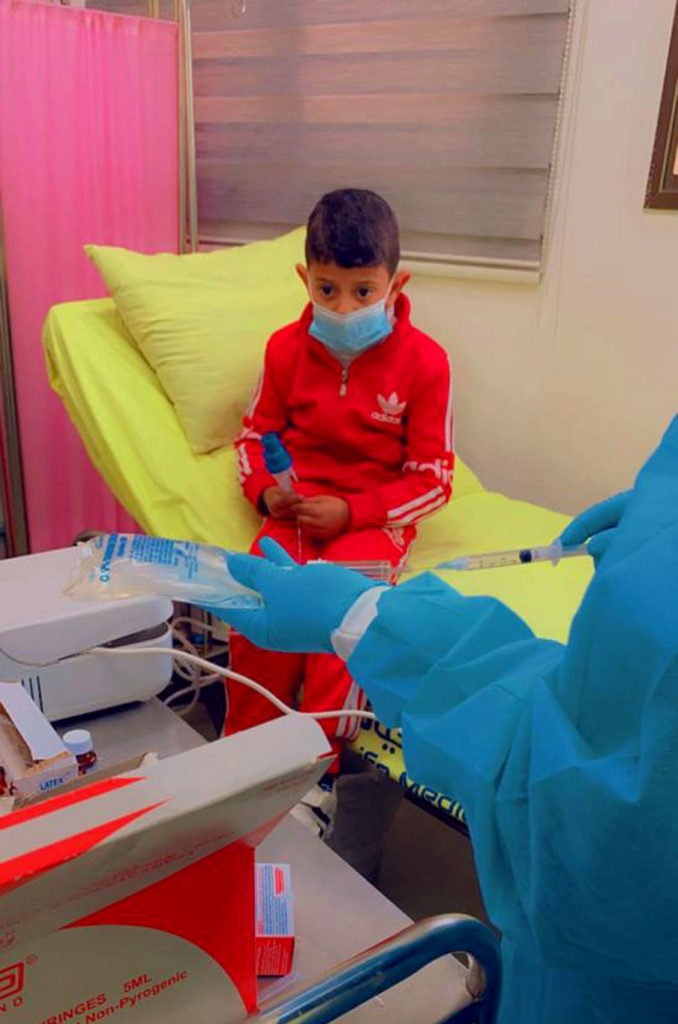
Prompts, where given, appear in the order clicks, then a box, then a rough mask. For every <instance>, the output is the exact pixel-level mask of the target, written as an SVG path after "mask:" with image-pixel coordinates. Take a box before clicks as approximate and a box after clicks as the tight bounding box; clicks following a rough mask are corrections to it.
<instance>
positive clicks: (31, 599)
mask: <svg viewBox="0 0 678 1024" xmlns="http://www.w3.org/2000/svg"><path fill="white" fill-rule="evenodd" d="M76 558H77V549H76V548H63V549H61V550H58V551H47V552H45V553H43V554H39V555H27V556H25V557H24V558H10V559H6V560H3V561H0V680H5V681H11V680H15V679H18V680H20V681H21V683H22V684H23V686H24V687H25V688H26V689H27V690H28V692H29V693H30V695H31V697H32V698H33V700H34V701H35V702H36V704H37V705H38V706H39V707H40V709H41V710H42V712H43V713H44V715H45V717H46V718H48V719H49V720H50V721H52V722H53V721H57V720H59V719H61V718H71V717H73V716H75V715H85V714H89V713H91V712H93V711H100V710H102V709H105V708H111V707H116V706H118V705H120V704H129V703H132V702H135V701H146V700H150V699H151V697H154V696H155V695H156V694H157V693H159V692H160V691H161V690H163V689H164V687H165V686H166V685H167V683H168V682H169V680H170V677H171V675H172V633H171V629H170V626H169V625H168V621H167V620H168V619H169V618H170V616H171V615H172V602H171V601H169V600H168V599H167V598H162V597H136V598H130V599H128V600H124V601H107V602H103V601H102V602H94V601H92V602H85V601H75V600H73V598H70V597H64V596H63V594H62V590H63V588H64V586H65V585H66V583H67V581H68V578H69V576H70V574H71V571H72V570H73V568H74V566H75V561H76ZM100 646H109V647H138V648H142V647H165V648H166V649H167V654H166V655H161V654H159V655H157V656H155V657H152V656H150V655H143V656H140V657H139V658H134V657H132V656H126V657H124V658H123V657H119V658H113V657H110V656H107V655H96V654H83V653H81V652H82V651H87V650H88V649H89V648H90V647H100Z"/></svg>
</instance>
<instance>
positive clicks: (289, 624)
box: [207, 537, 375, 654]
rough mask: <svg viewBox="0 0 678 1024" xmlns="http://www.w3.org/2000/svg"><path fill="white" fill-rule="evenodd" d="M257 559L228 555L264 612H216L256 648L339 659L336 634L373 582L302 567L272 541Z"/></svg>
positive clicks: (328, 567)
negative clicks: (257, 596)
mask: <svg viewBox="0 0 678 1024" xmlns="http://www.w3.org/2000/svg"><path fill="white" fill-rule="evenodd" d="M259 546H260V548H261V550H262V551H263V553H264V555H265V556H266V557H265V558H260V557H259V556H258V555H229V556H228V569H229V572H230V573H231V575H232V576H233V578H234V579H236V580H237V581H238V583H242V584H243V585H244V586H246V587H250V588H251V589H252V590H256V591H258V593H260V594H261V596H262V598H263V599H264V607H263V608H228V609H226V608H211V607H207V611H209V612H211V614H212V615H216V616H217V617H218V618H220V619H224V620H225V621H226V622H228V623H229V624H230V625H231V626H233V628H234V629H236V630H237V631H238V633H242V634H243V636H246V637H247V639H248V640H251V641H252V643H253V644H256V645H257V647H265V648H267V649H268V650H272V651H294V652H300V653H311V652H322V651H326V652H328V653H330V654H333V653H334V648H333V647H332V640H331V637H332V633H333V632H334V630H335V629H337V628H338V627H339V625H340V624H341V622H342V620H343V618H344V616H345V614H346V612H347V611H348V610H349V608H350V607H351V606H352V605H353V603H354V602H355V601H356V600H357V598H358V597H360V595H361V594H362V593H363V592H364V591H365V590H371V589H372V588H373V587H374V585H375V584H374V581H373V580H369V579H367V577H365V576H361V574H360V573H358V572H352V571H351V570H350V569H343V568H342V567H341V566H338V565H332V564H331V563H330V562H327V563H324V564H322V565H297V563H296V562H295V561H294V559H293V558H290V556H289V555H288V554H287V552H286V551H285V550H284V548H281V547H280V545H279V544H277V543H276V542H275V541H274V540H272V539H271V538H270V537H264V538H263V539H262V540H261V541H260V544H259Z"/></svg>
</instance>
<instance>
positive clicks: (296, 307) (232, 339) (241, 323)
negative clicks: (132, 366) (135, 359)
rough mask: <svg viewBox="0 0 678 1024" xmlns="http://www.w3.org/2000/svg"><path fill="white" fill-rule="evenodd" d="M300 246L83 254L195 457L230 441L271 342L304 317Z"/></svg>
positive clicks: (298, 242) (103, 249)
mask: <svg viewBox="0 0 678 1024" xmlns="http://www.w3.org/2000/svg"><path fill="white" fill-rule="evenodd" d="M304 238H305V229H304V228H298V229H296V230H295V231H292V232H290V233H289V234H287V235H283V236H281V237H280V238H276V239H273V241H270V242H254V243H253V244H252V245H244V246H241V247H238V248H234V249H219V250H216V251H214V252H208V253H190V254H187V255H183V256H175V255H173V254H171V253H159V254H157V255H154V256H144V255H142V254H141V253H137V252H131V251H130V250H128V249H118V248H112V247H109V246H98V245H86V246H85V251H86V253H87V255H88V256H89V258H90V259H91V260H92V262H93V263H94V264H95V266H96V267H97V270H98V271H99V273H100V274H101V276H102V278H103V279H104V282H105V283H106V287H107V288H108V290H109V292H110V293H111V296H112V298H113V299H114V301H115V304H116V306H117V309H118V312H119V313H120V315H121V316H122V319H123V321H124V323H125V325H126V327H127V328H128V330H129V332H130V334H131V335H132V337H133V338H134V340H135V341H136V343H137V345H138V346H139V348H140V350H141V352H142V354H143V355H144V357H145V358H146V360H147V362H148V363H149V364H150V366H151V367H152V368H153V369H154V370H155V372H156V373H157V375H158V378H159V380H160V383H161V385H162V387H163V390H164V391H165V394H166V395H167V397H168V398H169V399H170V401H171V402H172V404H173V405H174V408H175V409H176V413H177V416H178V418H179V422H180V423H181V425H182V427H183V429H184V431H185V433H186V437H187V438H188V442H189V444H190V446H191V448H192V450H193V451H194V452H195V453H196V454H201V453H203V452H209V451H213V450H214V449H215V448H221V447H222V446H223V445H226V444H231V443H232V442H233V439H234V438H235V436H236V434H237V433H238V431H239V429H240V425H241V420H242V415H243V412H244V410H245V408H246V406H247V403H248V401H249V399H250V397H251V395H252V392H253V390H254V386H255V384H256V381H257V377H258V375H259V372H260V370H261V367H262V361H263V352H264V348H265V346H266V342H267V341H268V338H269V336H270V335H271V334H272V333H273V331H275V330H277V329H278V328H279V327H283V326H284V325H285V324H287V323H290V322H291V321H292V320H296V319H297V317H299V315H300V313H301V311H302V309H303V307H304V302H305V301H306V292H305V289H304V287H303V285H302V283H301V281H300V280H299V278H298V277H297V275H296V272H295V269H294V267H295V264H296V263H299V262H303V261H304Z"/></svg>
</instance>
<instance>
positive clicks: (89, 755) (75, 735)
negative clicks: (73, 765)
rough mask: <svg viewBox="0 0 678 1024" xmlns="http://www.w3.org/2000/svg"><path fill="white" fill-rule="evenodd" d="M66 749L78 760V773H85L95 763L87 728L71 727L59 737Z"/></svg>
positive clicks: (95, 756) (94, 753) (90, 736)
mask: <svg viewBox="0 0 678 1024" xmlns="http://www.w3.org/2000/svg"><path fill="white" fill-rule="evenodd" d="M61 738H62V739H63V741H64V744H65V746H66V749H67V750H70V752H71V754H75V760H76V761H77V762H78V775H86V774H87V772H89V771H91V770H92V768H94V765H95V764H96V763H97V755H96V751H95V750H94V743H93V742H92V734H91V733H90V732H88V731H87V729H71V730H70V732H65V733H64V735H63V736H62V737H61Z"/></svg>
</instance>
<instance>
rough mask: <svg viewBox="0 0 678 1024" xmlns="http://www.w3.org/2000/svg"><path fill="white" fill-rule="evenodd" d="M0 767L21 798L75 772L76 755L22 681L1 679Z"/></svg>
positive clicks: (52, 787) (54, 785) (59, 782)
mask: <svg viewBox="0 0 678 1024" xmlns="http://www.w3.org/2000/svg"><path fill="white" fill-rule="evenodd" d="M0 767H1V768H2V770H3V772H4V777H5V780H6V782H7V785H8V787H11V792H12V793H13V794H15V795H16V796H17V798H19V799H24V800H26V799H31V798H33V797H36V796H39V795H40V794H42V793H48V792H51V791H52V790H55V789H58V787H59V786H62V785H63V784H64V783H66V782H72V781H73V779H75V778H77V775H78V766H77V764H76V761H75V757H74V756H73V754H71V753H70V752H69V751H68V750H67V749H66V747H65V745H64V742H63V740H62V739H61V737H60V736H59V734H58V733H57V732H56V730H55V729H54V727H53V726H51V725H50V723H49V722H48V721H47V719H46V718H45V716H44V715H43V713H42V711H41V710H40V708H39V707H38V706H37V704H34V703H33V701H32V700H31V698H30V697H29V696H28V693H27V692H26V690H24V688H23V686H22V685H21V683H1V682H0Z"/></svg>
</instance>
